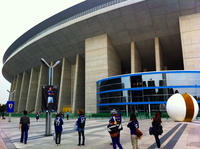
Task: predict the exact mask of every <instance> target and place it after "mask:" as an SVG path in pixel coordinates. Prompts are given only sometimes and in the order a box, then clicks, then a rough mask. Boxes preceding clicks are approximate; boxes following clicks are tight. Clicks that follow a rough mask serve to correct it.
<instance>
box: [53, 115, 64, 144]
mask: <svg viewBox="0 0 200 149" xmlns="http://www.w3.org/2000/svg"><path fill="white" fill-rule="evenodd" d="M62 125H63V120H62V117H61V114H56V118H55V120H54V127H55V134H56V137H55V143H56V144H57V145H59V144H60V142H61V134H62V130H63V128H62Z"/></svg>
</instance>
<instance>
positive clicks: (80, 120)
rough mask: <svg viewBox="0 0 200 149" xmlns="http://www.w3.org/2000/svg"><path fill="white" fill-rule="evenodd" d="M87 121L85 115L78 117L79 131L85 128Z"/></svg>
mask: <svg viewBox="0 0 200 149" xmlns="http://www.w3.org/2000/svg"><path fill="white" fill-rule="evenodd" d="M85 121H86V118H85V116H84V115H80V116H79V117H78V120H77V127H78V129H80V128H81V129H84V128H85Z"/></svg>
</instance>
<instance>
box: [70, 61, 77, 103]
mask: <svg viewBox="0 0 200 149" xmlns="http://www.w3.org/2000/svg"><path fill="white" fill-rule="evenodd" d="M75 67H76V64H74V65H71V103H72V104H73V95H74V91H73V90H74V77H75Z"/></svg>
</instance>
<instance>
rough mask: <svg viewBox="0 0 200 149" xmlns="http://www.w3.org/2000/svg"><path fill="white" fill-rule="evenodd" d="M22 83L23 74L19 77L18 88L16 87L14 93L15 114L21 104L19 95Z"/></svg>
mask: <svg viewBox="0 0 200 149" xmlns="http://www.w3.org/2000/svg"><path fill="white" fill-rule="evenodd" d="M21 83H22V74H18V75H17V80H16V86H15V93H14V99H13V100H14V101H15V110H14V111H15V112H17V110H18V103H19V95H20V89H21Z"/></svg>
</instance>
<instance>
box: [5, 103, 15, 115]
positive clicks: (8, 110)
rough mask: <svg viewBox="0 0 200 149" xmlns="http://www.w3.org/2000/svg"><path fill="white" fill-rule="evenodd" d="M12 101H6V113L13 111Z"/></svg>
mask: <svg viewBox="0 0 200 149" xmlns="http://www.w3.org/2000/svg"><path fill="white" fill-rule="evenodd" d="M14 105H15V102H14V101H7V112H8V113H13V112H14Z"/></svg>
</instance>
